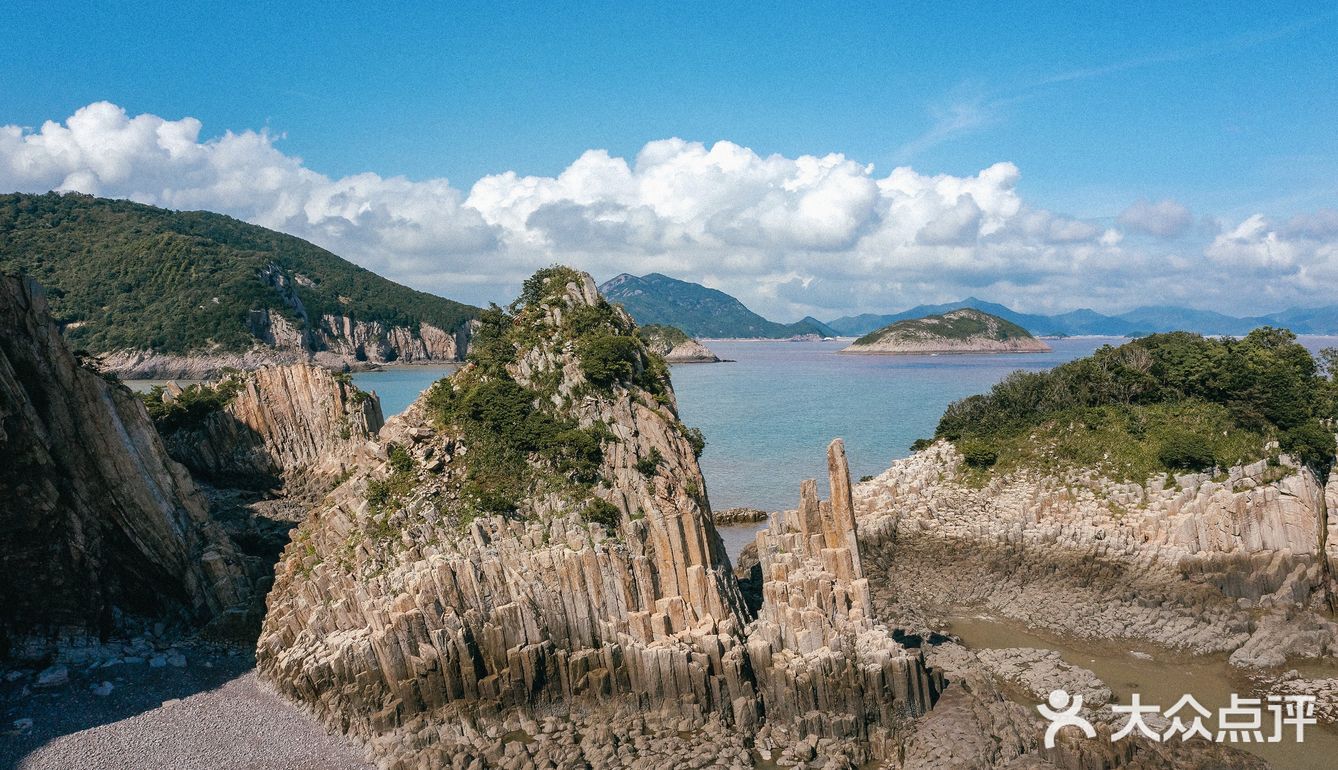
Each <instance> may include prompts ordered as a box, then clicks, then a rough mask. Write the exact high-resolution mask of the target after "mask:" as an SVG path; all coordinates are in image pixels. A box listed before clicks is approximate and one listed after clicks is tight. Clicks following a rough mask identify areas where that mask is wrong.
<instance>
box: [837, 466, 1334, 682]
mask: <svg viewBox="0 0 1338 770" xmlns="http://www.w3.org/2000/svg"><path fill="white" fill-rule="evenodd" d="M1330 486H1332V485H1330ZM1319 491H1320V490H1319V485H1318V484H1316V483H1315V481H1314V479H1313V478H1312V477H1310V475H1309V472H1308V471H1306V470H1304V469H1300V468H1296V467H1294V466H1291V465H1288V464H1287V463H1286V461H1285V458H1284V463H1283V464H1282V465H1281V466H1274V467H1270V466H1268V465H1267V464H1266V463H1263V462H1261V463H1257V464H1254V465H1249V466H1244V467H1239V468H1234V469H1231V470H1230V472H1229V473H1227V474H1226V477H1225V479H1220V480H1214V479H1212V478H1209V477H1208V476H1206V475H1202V474H1192V475H1185V476H1180V477H1178V478H1175V479H1161V480H1158V479H1154V480H1153V481H1152V482H1150V483H1148V484H1146V485H1140V484H1129V483H1116V482H1112V481H1110V480H1108V479H1105V478H1102V477H1101V476H1099V475H1098V474H1094V473H1082V472H1078V471H1071V472H1068V473H1067V474H1059V475H1053V476H1044V475H1041V474H1037V473H1026V472H1018V473H1011V474H1007V475H995V476H991V477H990V478H989V479H988V480H986V481H985V482H984V484H983V485H978V484H977V483H974V482H972V481H970V480H969V479H967V478H966V477H965V476H964V475H963V474H962V472H961V470H960V456H959V455H958V454H957V453H956V451H955V450H954V449H953V447H952V446H951V445H950V444H947V443H946V442H941V443H938V444H936V445H934V446H933V447H931V448H929V449H927V450H924V451H921V452H919V453H917V454H915V455H914V456H912V457H910V458H907V459H906V460H901V461H898V462H897V463H895V464H894V465H893V466H892V468H891V469H889V470H888V471H887V472H885V473H883V474H881V475H880V476H878V477H876V478H875V479H873V480H872V481H870V482H868V483H866V484H862V485H860V486H859V487H857V488H856V490H855V506H856V510H857V511H858V514H859V522H860V528H861V533H862V539H863V542H864V544H865V546H866V548H865V553H866V555H869V556H871V558H872V559H873V563H872V566H871V567H870V569H871V575H872V576H873V577H874V578H875V583H876V584H877V587H878V590H876V591H875V603H876V605H877V606H878V607H879V611H880V612H883V613H890V614H894V615H895V616H897V617H899V618H901V619H902V622H904V623H908V624H910V625H912V626H913V625H915V624H916V623H920V624H929V625H933V623H932V622H931V621H934V620H935V619H936V618H941V617H942V616H943V615H945V614H951V613H952V612H954V611H957V610H961V609H963V608H970V607H974V606H981V607H987V608H989V609H991V610H993V611H996V612H999V613H1002V614H1004V615H1006V616H1008V617H1012V618H1015V619H1017V620H1022V621H1024V622H1026V623H1028V624H1031V625H1034V626H1038V627H1042V628H1048V629H1051V630H1054V631H1058V632H1062V633H1067V634H1075V635H1078V636H1085V637H1091V638H1129V639H1145V640H1148V641H1152V642H1156V643H1159V644H1162V645H1165V646H1168V647H1173V648H1179V649H1184V650H1188V651H1192V652H1196V653H1209V652H1231V653H1233V655H1232V662H1233V663H1236V664H1237V665H1243V666H1258V665H1280V664H1281V663H1282V662H1283V661H1284V660H1285V659H1286V657H1288V656H1300V657H1315V656H1322V655H1332V654H1334V652H1335V651H1338V625H1336V624H1334V623H1333V622H1332V621H1331V620H1329V619H1327V618H1325V617H1324V616H1323V615H1322V614H1321V613H1318V612H1315V611H1314V610H1316V609H1318V605H1317V604H1316V601H1317V600H1316V597H1317V596H1318V595H1319V594H1318V593H1317V592H1316V590H1315V589H1316V586H1318V585H1319V583H1318V581H1319V579H1320V575H1319V558H1320V557H1319V555H1318V554H1317V553H1316V551H1317V544H1318V542H1319V541H1318V529H1317V519H1316V512H1315V511H1316V508H1315V499H1316V496H1317V495H1318V494H1319ZM1325 556H1326V557H1327V558H1328V559H1329V560H1330V563H1334V562H1335V561H1338V548H1336V547H1335V545H1334V543H1333V542H1332V541H1330V542H1329V543H1328V549H1327V553H1326V554H1325Z"/></svg>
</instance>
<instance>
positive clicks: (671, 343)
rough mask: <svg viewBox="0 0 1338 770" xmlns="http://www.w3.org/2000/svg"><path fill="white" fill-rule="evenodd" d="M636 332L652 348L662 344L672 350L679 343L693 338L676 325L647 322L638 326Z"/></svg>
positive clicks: (690, 340)
mask: <svg viewBox="0 0 1338 770" xmlns="http://www.w3.org/2000/svg"><path fill="white" fill-rule="evenodd" d="M636 334H637V336H638V337H640V338H641V341H642V342H644V343H646V345H648V346H649V347H651V348H654V347H656V346H657V345H658V346H662V347H663V348H664V349H666V350H672V349H673V348H675V347H678V346H679V345H682V344H685V343H688V342H692V338H691V337H689V336H688V335H687V333H686V332H684V331H683V330H682V329H679V328H678V327H676V326H665V325H664V324H646V325H644V326H639V327H637V330H636Z"/></svg>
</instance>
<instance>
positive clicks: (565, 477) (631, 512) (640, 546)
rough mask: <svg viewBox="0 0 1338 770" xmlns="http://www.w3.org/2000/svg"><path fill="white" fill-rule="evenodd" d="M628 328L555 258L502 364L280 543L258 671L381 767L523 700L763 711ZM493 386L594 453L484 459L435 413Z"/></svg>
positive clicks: (705, 514)
mask: <svg viewBox="0 0 1338 770" xmlns="http://www.w3.org/2000/svg"><path fill="white" fill-rule="evenodd" d="M578 327H579V328H580V330H579V331H578V330H577V329H578ZM631 330H632V325H631V322H630V320H629V319H627V317H626V315H625V314H623V313H622V312H621V311H620V310H618V309H615V308H613V307H611V306H609V305H607V303H605V302H603V300H602V299H601V298H600V297H599V296H598V293H597V292H596V291H595V288H594V284H593V282H592V281H591V280H590V279H589V277H588V276H579V275H575V274H572V275H568V274H567V273H565V272H563V273H561V274H559V275H557V276H554V277H553V278H551V279H550V280H549V281H548V282H547V283H546V284H545V285H543V286H542V287H541V292H540V295H539V296H536V297H534V298H532V301H531V303H530V304H529V305H527V306H526V307H525V308H523V309H522V310H521V311H520V312H519V313H518V315H517V317H516V319H514V320H511V319H508V320H507V321H506V322H505V324H504V325H502V326H499V328H498V329H497V330H496V331H498V332H499V336H498V337H497V338H496V339H494V340H493V342H492V344H493V345H494V346H495V351H497V352H498V353H499V355H500V356H501V359H500V360H499V361H494V362H492V363H489V364H486V365H485V364H480V363H475V364H471V365H470V366H469V367H467V368H466V369H465V370H464V371H462V372H461V373H459V374H457V375H456V377H455V378H453V381H451V382H443V383H441V384H439V385H438V386H437V387H436V389H434V391H433V392H431V393H429V394H428V395H426V396H424V397H423V398H422V399H420V401H419V402H418V403H417V404H415V405H414V406H413V407H411V408H410V409H409V410H408V411H407V412H406V413H405V414H404V415H402V416H401V417H398V418H396V419H394V420H392V421H391V422H390V423H389V424H388V425H387V426H386V427H385V429H384V430H383V431H382V433H381V439H382V441H381V444H380V452H381V453H382V455H381V457H382V458H384V459H383V460H381V461H380V462H379V463H375V464H369V466H368V467H365V468H363V469H362V470H361V471H360V472H359V473H358V474H357V475H355V477H354V478H353V479H351V480H350V481H348V482H347V483H345V484H344V485H342V486H341V487H340V488H339V489H338V490H336V492H335V493H334V504H333V505H332V506H330V507H328V508H326V509H322V510H319V511H317V512H316V513H315V514H314V515H313V516H312V517H311V518H310V519H309V520H308V521H307V522H306V523H305V524H304V525H303V527H302V528H301V530H300V531H299V533H298V535H297V537H296V539H295V541H294V543H293V544H292V545H291V546H290V547H289V548H288V549H287V551H286V552H285V554H284V558H283V560H282V562H281V563H280V565H279V568H278V573H277V580H276V585H275V588H274V591H273V592H272V594H271V596H270V600H269V604H270V610H269V615H268V617H267V619H266V623H265V628H264V632H263V633H262V636H261V639H260V642H259V646H258V653H259V665H260V670H261V673H262V675H263V676H264V677H266V678H267V679H269V680H270V681H272V682H274V683H275V684H276V685H277V686H278V687H279V688H280V689H281V690H282V691H284V692H285V693H287V694H288V695H290V696H292V697H295V698H297V699H299V700H302V701H305V702H307V703H308V704H309V705H310V706H311V707H312V708H314V709H315V710H316V711H317V712H318V713H319V714H321V715H322V716H323V717H324V718H325V719H326V720H327V721H328V722H330V723H331V724H333V725H337V726H339V727H340V728H342V729H344V730H346V731H348V732H351V733H354V734H356V735H359V736H361V737H363V738H366V739H368V740H370V741H371V742H372V743H373V745H375V746H377V747H378V748H379V753H380V754H381V755H382V756H383V757H387V758H389V759H388V760H387V761H401V760H402V761H409V760H410V758H412V757H413V756H414V755H415V754H417V753H420V752H424V751H427V752H430V751H432V750H434V749H437V750H442V751H444V750H446V748H445V747H451V748H450V750H451V751H456V750H459V746H458V744H460V743H462V742H466V738H467V736H468V735H469V731H470V727H469V726H470V725H471V724H472V723H474V722H475V721H476V720H487V719H489V718H493V717H500V716H501V715H503V714H504V713H505V712H506V710H508V709H514V708H517V707H526V708H536V709H537V708H542V707H545V706H547V707H549V708H557V709H560V710H562V711H566V712H578V713H579V712H583V711H585V712H588V711H590V710H597V709H602V708H605V707H609V706H610V704H619V705H620V706H621V707H623V708H628V709H640V708H642V707H646V708H647V709H649V710H651V711H665V712H669V713H673V714H675V715H678V716H679V717H682V718H688V719H692V720H696V722H698V723H700V721H702V720H703V719H704V718H705V716H706V715H707V714H712V715H714V714H720V715H723V718H724V719H726V720H729V721H734V720H735V719H739V720H751V721H755V720H756V706H755V698H754V690H753V688H752V684H751V682H750V681H749V679H748V677H747V673H746V668H747V661H746V656H745V654H744V650H743V645H742V643H741V640H742V630H743V624H744V622H745V620H746V618H745V616H744V612H745V611H744V609H743V605H742V601H741V598H740V597H739V594H738V590H737V585H736V584H735V582H734V581H733V577H732V575H731V574H730V572H729V562H728V559H727V557H726V555H725V553H724V549H723V546H722V545H721V542H720V540H719V537H718V536H717V535H716V533H715V531H714V529H713V527H712V525H711V523H710V517H709V510H708V509H707V507H706V501H705V495H704V491H703V482H702V479H701V474H700V471H699V470H698V468H697V463H696V458H695V456H694V454H693V449H692V445H691V443H690V441H689V437H688V434H687V433H686V431H685V429H684V428H683V427H682V425H681V423H679V422H678V420H677V417H676V414H675V409H674V403H673V397H672V391H670V390H669V389H668V383H667V380H666V379H665V375H664V373H663V371H662V370H659V371H657V370H655V369H654V366H655V364H654V360H653V359H651V358H650V357H648V356H646V355H645V353H644V351H639V350H638V349H636V348H635V347H634V346H633V347H632V348H627V347H619V346H625V345H628V344H630V343H634V342H635V338H634V337H632V336H630V333H631ZM596 338H598V339H602V340H605V341H610V340H611V343H610V344H612V346H613V347H614V348H615V350H614V355H613V357H612V359H610V361H609V363H610V364H611V369H612V370H616V372H615V373H613V374H610V372H605V371H602V370H601V371H600V372H599V373H598V374H599V376H600V377H601V382H600V383H598V384H596V383H592V382H591V381H590V379H589V377H588V371H587V367H586V366H585V364H586V363H587V362H586V361H583V359H582V354H581V352H580V351H581V350H583V349H584V345H585V344H586V343H587V342H588V341H590V340H593V339H596ZM624 354H626V355H624ZM590 355H591V356H592V357H593V356H594V355H595V354H594V353H591V354H590ZM660 366H661V367H662V364H661V365H660ZM606 374H608V375H610V376H609V378H607V379H604V378H603V377H604V375H606ZM443 389H445V390H443ZM480 393H503V394H520V395H521V396H522V397H523V399H525V400H526V401H527V402H528V405H527V406H523V405H522V407H521V408H522V409H523V410H524V411H525V412H527V413H528V412H540V411H542V412H543V413H544V414H545V415H547V417H546V418H545V420H547V421H550V422H551V421H560V422H562V425H560V426H558V427H560V428H561V430H558V434H559V435H560V436H561V438H560V439H558V441H559V442H563V443H575V444H578V445H581V447H582V448H581V449H580V451H579V452H578V453H576V454H572V453H568V452H566V451H565V450H564V449H562V447H553V446H551V445H550V446H546V447H545V448H543V449H540V448H537V447H535V448H532V449H531V450H527V451H526V452H524V453H523V454H524V458H525V459H524V462H523V464H522V465H517V466H503V467H501V468H493V467H491V465H492V464H493V463H494V461H495V457H501V456H504V455H506V454H507V452H508V449H507V448H506V447H499V446H494V445H492V444H491V443H490V442H491V441H492V440H493V439H492V438H490V435H489V433H488V431H486V430H484V431H476V430H471V429H470V428H469V427H468V425H469V424H472V423H471V422H470V419H471V418H468V417H466V418H465V421H466V423H467V425H466V426H465V427H462V426H461V425H460V424H459V423H457V422H455V421H453V420H452V419H451V418H450V417H449V416H447V417H443V415H442V412H443V410H444V411H447V412H451V410H452V409H455V407H454V406H452V404H454V402H455V401H456V400H458V399H466V403H465V404H464V405H463V407H461V409H462V410H463V412H461V413H469V412H472V411H482V412H487V411H489V410H493V409H497V408H503V407H499V406H498V405H497V404H495V403H493V402H491V401H486V400H483V399H482V396H480V397H479V399H478V400H472V401H470V400H468V399H471V398H474V396H475V395H477V394H480ZM499 398H500V397H499ZM513 416H519V415H513ZM533 427H534V426H532V425H530V424H529V423H528V422H526V421H525V420H522V422H521V423H520V425H519V427H518V428H517V432H518V431H520V430H528V429H530V428H533ZM536 429H537V428H536ZM592 442H593V446H594V447H595V449H594V450H593V451H591V445H592ZM573 468H575V470H573ZM495 473H501V474H506V476H507V478H497V477H496V476H495V475H494V474H495ZM516 478H520V479H521V483H520V485H519V486H518V487H517V485H515V484H512V483H511V482H512V481H514V480H515V479H516ZM517 492H519V494H517ZM499 497H500V498H503V499H501V500H499V499H497V498H499ZM493 509H501V510H497V511H494V510H493ZM736 703H737V704H738V711H739V713H738V714H737V715H736V714H735V705H736ZM413 733H418V737H417V738H415V739H414V740H413V741H409V740H407V739H406V735H408V734H413ZM424 736H426V737H424Z"/></svg>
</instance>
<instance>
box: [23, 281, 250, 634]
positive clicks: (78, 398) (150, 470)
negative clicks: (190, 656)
mask: <svg viewBox="0 0 1338 770" xmlns="http://www.w3.org/2000/svg"><path fill="white" fill-rule="evenodd" d="M0 330H3V331H0V493H2V494H3V497H4V499H5V503H4V504H3V506H0V585H3V586H4V588H3V590H2V591H0V647H5V646H8V648H9V649H8V652H9V653H11V654H15V655H21V656H39V655H42V654H45V653H46V651H47V650H48V643H49V642H51V641H53V640H55V639H58V638H60V637H63V636H69V635H72V634H73V635H80V634H85V633H107V632H110V631H112V630H113V629H114V627H115V626H116V625H117V624H118V621H119V620H120V619H121V618H122V617H123V615H128V614H134V615H147V616H167V617H181V618H185V619H188V620H190V621H193V622H196V623H206V622H210V621H211V620H219V619H221V618H222V617H223V616H225V615H227V614H228V613H229V612H230V611H239V608H243V607H244V606H245V605H246V604H247V602H248V601H249V598H250V592H251V582H250V579H249V577H248V568H249V565H248V564H247V563H246V561H245V559H243V557H241V556H240V555H239V553H238V552H237V550H236V549H235V547H234V546H233V544H232V543H231V541H230V540H229V539H228V538H227V536H226V535H225V534H224V533H223V532H222V530H221V529H220V528H219V527H218V526H217V525H216V524H215V523H213V522H212V521H211V520H210V518H209V514H208V508H207V504H206V502H205V500H204V498H203V497H202V496H201V495H200V494H199V492H198V491H197V489H196V487H195V485H194V484H193V483H192V481H191V479H190V476H189V475H188V474H187V472H186V470H185V469H184V468H182V467H181V466H180V465H178V464H177V463H176V462H174V461H173V460H172V459H171V458H170V457H168V454H167V451H166V450H165V448H164V446H163V443H162V441H161V440H160V438H159V437H158V434H157V433H156V432H155V430H154V428H153V425H152V424H151V423H150V421H149V419H148V416H147V415H146V414H145V411H144V407H143V405H142V404H141V403H140V402H139V400H138V399H136V398H135V396H134V395H133V394H131V393H130V392H129V391H128V390H126V389H125V388H123V387H121V386H119V385H115V384H112V383H111V382H109V381H107V380H106V379H104V378H102V377H101V376H99V375H98V374H97V373H95V372H94V371H91V370H89V369H87V368H85V367H84V366H82V365H81V363H80V361H79V360H77V359H76V358H75V356H74V355H73V354H72V353H71V352H70V350H69V349H68V347H67V346H66V345H65V343H64V341H63V340H62V338H61V335H60V332H59V330H58V329H57V327H56V325H55V324H54V323H53V322H52V321H51V319H50V317H49V316H48V313H47V308H46V301H45V298H44V297H43V296H42V294H41V292H40V290H39V289H38V288H37V287H36V285H35V284H33V283H31V282H28V281H25V280H22V279H17V278H9V277H3V278H0ZM3 652H4V650H0V653H3Z"/></svg>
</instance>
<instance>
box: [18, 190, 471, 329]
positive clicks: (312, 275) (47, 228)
mask: <svg viewBox="0 0 1338 770" xmlns="http://www.w3.org/2000/svg"><path fill="white" fill-rule="evenodd" d="M271 266H272V267H274V268H277V270H278V271H279V273H281V274H282V275H283V276H284V277H285V279H286V283H287V284H288V288H289V289H291V290H292V292H293V293H294V295H295V296H296V298H297V299H298V300H300V303H301V307H302V308H303V309H304V310H305V314H306V317H307V318H309V319H311V321H310V323H312V324H315V323H318V322H319V319H320V318H321V317H322V316H324V315H336V316H341V315H342V316H347V317H349V318H352V319H354V320H355V321H369V322H370V321H378V322H380V323H382V324H384V325H387V326H409V327H412V328H414V329H416V328H417V326H418V324H419V322H422V321H426V322H427V323H430V324H432V325H434V326H437V327H439V328H441V329H445V330H448V331H451V330H455V329H458V328H459V327H460V326H461V325H463V324H465V323H467V322H468V321H469V319H470V318H472V317H473V316H474V315H475V314H476V313H477V312H478V311H477V309H476V308H473V307H470V306H468V305H462V304H460V303H458V302H452V301H451V300H448V299H443V298H441V297H437V296H434V295H431V294H427V293H425V292H420V291H415V290H413V289H410V288H407V287H405V286H401V285H399V284H397V283H393V282H391V281H388V280H386V279H384V278H381V277H380V276H378V275H376V274H375V273H372V272H371V271H369V270H364V269H363V268H361V267H358V266H357V265H354V264H352V263H350V262H347V261H345V260H343V259H341V258H339V257H337V256H335V255H334V254H331V253H330V252H328V251H326V250H324V249H321V248H319V247H317V246H313V245H312V244H310V243H307V242H306V241H303V240H301V239H300V238H295V237H293V236H290V235H283V234H280V233H276V232H274V231H272V230H267V229H265V228H263V227H258V226H256V225H250V224H246V223H245V222H241V221H238V220H236V219H233V218H232V217H227V216H223V215H221V214H212V213H209V212H204V211H169V210H167V209H160V208H155V207H153V206H145V205H142V204H139V203H131V202H129V201H117V200H107V199H103V198H94V197H91V196H87V195H76V194H66V195H59V194H56V193H48V194H46V195H23V194H13V195H0V272H23V273H27V274H29V275H31V276H33V277H34V278H36V279H37V281H38V282H39V283H41V284H42V285H43V286H44V287H45V288H46V289H47V291H48V295H49V299H50V303H51V308H52V314H53V316H54V317H55V318H56V319H57V320H58V321H59V322H61V323H63V324H66V331H65V333H66V336H67V338H68V339H69V340H70V342H71V344H72V346H73V347H77V348H87V349H88V350H90V351H93V352H96V353H103V352H108V351H113V350H153V351H156V352H160V353H187V352H191V351H196V350H201V349H206V348H211V347H213V348H214V349H218V350H226V351H239V350H245V349H248V348H250V347H252V346H253V345H254V344H256V342H257V340H256V338H255V337H254V336H253V335H252V333H251V330H250V328H249V325H248V316H249V313H250V311H252V310H262V309H268V310H272V311H274V312H276V313H278V314H281V315H283V316H285V317H286V318H288V319H289V320H290V321H291V322H292V323H293V325H294V327H295V328H297V329H299V330H300V329H302V328H303V321H302V318H301V313H299V312H298V311H297V310H295V308H294V306H293V305H292V304H290V297H285V291H281V290H279V289H277V288H275V287H274V286H272V285H271V284H270V283H269V282H267V281H266V280H264V279H263V278H262V277H261V273H262V271H263V270H264V269H265V268H267V267H271Z"/></svg>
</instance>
